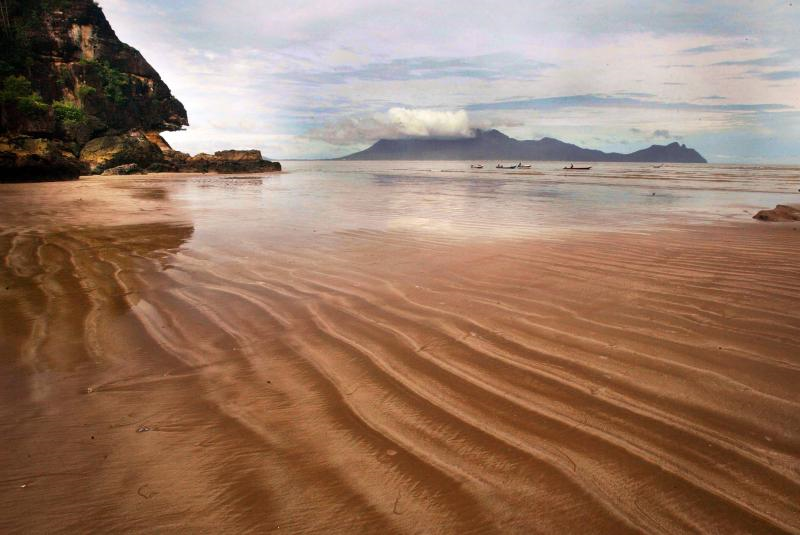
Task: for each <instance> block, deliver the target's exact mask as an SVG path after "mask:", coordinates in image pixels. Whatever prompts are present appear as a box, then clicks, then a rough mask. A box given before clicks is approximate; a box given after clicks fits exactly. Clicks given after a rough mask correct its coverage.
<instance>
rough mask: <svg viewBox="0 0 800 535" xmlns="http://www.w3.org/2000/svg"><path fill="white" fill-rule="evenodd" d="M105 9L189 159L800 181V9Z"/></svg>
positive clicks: (758, 1) (316, 1) (785, 5)
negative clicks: (549, 158)
mask: <svg viewBox="0 0 800 535" xmlns="http://www.w3.org/2000/svg"><path fill="white" fill-rule="evenodd" d="M795 2H796V3H795ZM99 4H100V5H101V7H102V8H103V10H104V12H105V14H106V16H107V18H108V19H109V21H110V23H111V25H112V27H113V28H114V30H115V31H116V33H117V35H118V36H119V38H120V39H122V40H123V41H125V42H127V43H128V44H130V45H131V46H134V47H135V48H137V49H138V50H139V51H140V52H142V54H143V55H144V56H145V58H146V59H147V60H148V61H149V62H150V64H151V65H153V67H155V69H156V70H157V71H158V72H159V74H160V75H161V77H162V78H163V79H164V81H165V82H166V83H167V85H169V87H170V89H171V90H172V92H173V94H174V95H175V96H176V97H177V98H178V99H179V100H180V101H181V102H183V104H184V105H185V106H186V109H187V112H188V114H189V123H190V126H189V127H188V128H187V129H186V130H185V131H182V132H170V133H167V134H165V137H166V138H167V140H168V141H169V142H170V143H171V144H172V145H173V147H174V148H176V149H178V150H183V151H186V152H190V153H192V154H194V153H196V152H201V151H204V152H213V151H214V150H220V149H224V148H258V149H260V150H261V151H262V153H263V154H264V156H265V157H269V158H275V159H293V158H330V157H337V156H343V155H346V154H349V153H352V152H355V151H357V150H361V149H364V148H366V147H368V146H369V145H371V144H372V143H373V142H375V141H377V140H378V139H380V138H381V137H386V138H404V137H426V136H434V137H464V136H470V135H472V134H473V132H474V130H475V129H476V128H483V129H486V128H497V129H498V130H501V131H502V132H504V133H506V134H508V135H510V136H512V137H516V138H518V139H539V138H541V137H555V138H558V139H561V140H562V141H567V142H570V143H575V144H577V145H581V146H584V147H589V148H596V149H600V150H605V151H617V152H632V151H634V150H638V149H641V148H644V147H647V146H650V145H652V144H654V143H655V144H666V143H670V142H672V141H678V142H680V143H685V144H686V145H688V146H690V147H693V148H695V149H697V150H698V151H699V152H700V153H701V154H703V155H704V156H705V157H706V158H707V159H708V160H709V161H712V162H720V163H800V0H790V1H786V0H784V1H772V0H753V1H750V0H728V1H720V0H694V1H684V0H674V1H644V0H606V1H589V0H572V1H571V2H564V1H563V0H562V1H555V0H506V1H501V0H495V1H474V0H460V1H455V0H453V1H447V2H445V1H442V2H435V1H432V0H404V1H402V2H400V1H378V0H312V1H300V0H298V1H295V2H287V1H286V0H282V1H280V2H279V1H272V0H268V1H263V0H262V1H258V0H239V1H237V2H220V1H210V0H173V1H169V2H164V1H155V0H99Z"/></svg>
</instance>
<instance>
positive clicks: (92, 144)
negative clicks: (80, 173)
mask: <svg viewBox="0 0 800 535" xmlns="http://www.w3.org/2000/svg"><path fill="white" fill-rule="evenodd" d="M80 159H81V161H82V162H84V163H85V164H86V165H88V166H89V170H90V171H91V172H92V173H95V174H97V173H101V172H103V171H105V170H106V169H110V168H112V167H117V166H120V165H125V164H136V165H138V166H139V167H141V168H146V167H148V166H150V165H152V164H154V163H156V162H161V161H163V160H164V154H163V153H162V152H161V149H159V148H158V146H157V145H156V144H154V143H153V142H152V141H150V140H149V139H147V137H146V136H145V135H144V134H142V133H140V132H135V131H134V132H129V133H127V134H121V135H116V136H103V137H98V138H95V139H92V140H91V141H89V142H88V143H87V144H86V145H84V146H83V149H82V150H81V155H80Z"/></svg>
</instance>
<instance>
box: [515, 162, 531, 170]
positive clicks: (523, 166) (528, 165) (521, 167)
mask: <svg viewBox="0 0 800 535" xmlns="http://www.w3.org/2000/svg"><path fill="white" fill-rule="evenodd" d="M530 168H531V165H530V164H525V165H523V163H522V162H519V163H518V164H517V169H530Z"/></svg>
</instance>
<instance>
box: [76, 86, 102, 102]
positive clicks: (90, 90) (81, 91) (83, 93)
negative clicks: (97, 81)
mask: <svg viewBox="0 0 800 535" xmlns="http://www.w3.org/2000/svg"><path fill="white" fill-rule="evenodd" d="M96 92H97V90H96V89H95V88H94V87H92V86H90V85H82V86H80V87H78V92H77V93H78V98H80V99H81V100H83V99H85V98H86V97H88V96H89V95H93V94H94V93H96Z"/></svg>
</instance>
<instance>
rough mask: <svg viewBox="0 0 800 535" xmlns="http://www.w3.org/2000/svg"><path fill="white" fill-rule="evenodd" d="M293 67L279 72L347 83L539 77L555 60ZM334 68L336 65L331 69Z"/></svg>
mask: <svg viewBox="0 0 800 535" xmlns="http://www.w3.org/2000/svg"><path fill="white" fill-rule="evenodd" d="M302 67H303V68H302V69H298V70H292V71H288V72H284V73H280V74H279V75H278V77H279V78H282V79H286V80H289V81H294V82H302V83H314V84H346V83H349V82H352V81H354V80H362V81H382V82H387V81H410V80H435V79H439V78H475V79H481V80H501V79H503V80H535V79H537V78H539V77H540V76H541V73H542V72H543V71H545V70H546V69H549V68H553V67H555V65H554V64H552V63H545V62H540V61H531V60H528V59H526V58H524V57H522V56H518V55H514V54H500V53H498V54H485V55H481V56H471V57H463V58H457V57H438V56H424V57H411V58H397V59H393V60H390V61H380V62H369V63H366V64H361V65H339V64H335V65H332V66H328V65H324V66H323V67H324V68H317V69H313V68H308V66H302ZM330 67H333V68H330Z"/></svg>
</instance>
